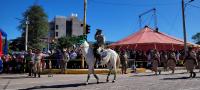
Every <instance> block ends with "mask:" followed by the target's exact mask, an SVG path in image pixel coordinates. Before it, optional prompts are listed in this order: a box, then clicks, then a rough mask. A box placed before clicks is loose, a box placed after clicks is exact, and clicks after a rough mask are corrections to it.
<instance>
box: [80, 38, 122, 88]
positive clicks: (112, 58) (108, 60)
mask: <svg viewBox="0 0 200 90" xmlns="http://www.w3.org/2000/svg"><path fill="white" fill-rule="evenodd" d="M80 48H81V51H82V53H83V55H84V57H85V58H86V63H87V65H88V77H87V81H86V84H88V81H89V79H90V74H93V75H94V77H95V78H96V79H97V83H99V78H98V76H97V75H96V74H95V72H94V66H95V62H96V59H95V57H94V53H93V48H91V47H90V46H89V44H88V42H86V41H83V43H81V44H80ZM97 51H99V53H100V54H101V56H104V55H103V54H105V53H106V55H105V57H103V62H104V64H107V66H108V68H109V73H108V76H107V80H106V81H107V82H109V76H110V74H111V70H112V69H113V70H114V79H113V81H112V82H115V80H116V73H117V65H119V64H120V58H119V56H118V54H117V53H116V52H115V51H113V50H111V49H106V50H104V49H102V48H98V50H97ZM102 51H103V52H102ZM104 60H105V61H104ZM103 62H102V63H103Z"/></svg>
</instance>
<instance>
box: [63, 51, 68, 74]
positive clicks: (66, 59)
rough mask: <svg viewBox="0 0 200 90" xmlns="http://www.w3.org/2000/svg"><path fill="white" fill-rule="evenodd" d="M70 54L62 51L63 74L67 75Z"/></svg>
mask: <svg viewBox="0 0 200 90" xmlns="http://www.w3.org/2000/svg"><path fill="white" fill-rule="evenodd" d="M69 58H70V57H69V53H68V52H67V50H66V49H63V51H62V60H61V73H63V74H64V73H65V70H66V69H67V62H68V61H69Z"/></svg>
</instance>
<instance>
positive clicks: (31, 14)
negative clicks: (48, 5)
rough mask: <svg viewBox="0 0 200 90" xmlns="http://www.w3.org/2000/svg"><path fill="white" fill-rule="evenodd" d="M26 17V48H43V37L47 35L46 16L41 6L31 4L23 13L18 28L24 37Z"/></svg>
mask: <svg viewBox="0 0 200 90" xmlns="http://www.w3.org/2000/svg"><path fill="white" fill-rule="evenodd" d="M27 17H28V20H29V25H28V48H38V49H42V48H44V45H45V44H44V41H42V39H44V38H45V37H47V35H48V18H47V15H46V13H45V12H44V10H43V8H42V7H41V6H39V5H33V6H31V7H30V8H29V9H27V10H26V11H25V12H24V13H23V19H22V20H21V21H20V23H21V24H20V25H19V29H20V30H21V32H22V37H25V31H26V19H27Z"/></svg>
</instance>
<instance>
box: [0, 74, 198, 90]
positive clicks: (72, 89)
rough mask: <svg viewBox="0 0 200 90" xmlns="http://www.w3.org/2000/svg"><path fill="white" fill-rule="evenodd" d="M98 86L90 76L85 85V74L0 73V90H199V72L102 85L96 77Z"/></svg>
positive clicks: (103, 79) (120, 79)
mask: <svg viewBox="0 0 200 90" xmlns="http://www.w3.org/2000/svg"><path fill="white" fill-rule="evenodd" d="M98 76H99V78H100V83H99V84H96V80H95V79H94V77H93V76H92V77H91V80H90V82H89V84H88V85H85V80H86V77H87V75H85V74H82V75H67V74H65V75H63V74H59V75H53V77H48V75H42V76H41V78H31V77H27V75H26V74H1V75H0V90H4V89H6V90H16V89H38V90H40V89H46V90H55V89H57V90H200V73H197V77H196V78H188V77H187V76H189V74H188V73H186V71H185V70H179V71H176V74H170V73H169V72H163V73H162V74H161V75H157V76H155V75H153V73H151V72H148V73H139V74H135V73H134V74H133V73H132V74H126V75H118V76H117V81H116V82H115V83H112V82H111V81H112V80H111V79H112V78H113V77H111V78H110V82H109V83H106V75H98Z"/></svg>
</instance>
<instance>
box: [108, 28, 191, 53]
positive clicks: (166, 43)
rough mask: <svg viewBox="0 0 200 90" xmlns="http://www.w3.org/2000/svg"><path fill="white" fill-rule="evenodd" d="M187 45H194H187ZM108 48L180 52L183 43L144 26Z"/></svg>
mask: <svg viewBox="0 0 200 90" xmlns="http://www.w3.org/2000/svg"><path fill="white" fill-rule="evenodd" d="M187 44H188V45H194V44H191V43H187ZM109 47H110V48H120V49H136V50H143V51H147V50H149V49H157V50H181V49H184V42H183V41H182V40H180V39H177V38H175V37H172V36H169V35H166V34H164V33H161V32H158V31H156V30H153V29H151V28H149V27H148V26H145V27H144V28H143V29H141V30H140V31H138V32H136V33H134V34H132V35H130V36H128V37H126V38H124V39H122V40H119V41H117V42H116V43H113V44H111V45H109Z"/></svg>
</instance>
